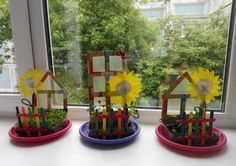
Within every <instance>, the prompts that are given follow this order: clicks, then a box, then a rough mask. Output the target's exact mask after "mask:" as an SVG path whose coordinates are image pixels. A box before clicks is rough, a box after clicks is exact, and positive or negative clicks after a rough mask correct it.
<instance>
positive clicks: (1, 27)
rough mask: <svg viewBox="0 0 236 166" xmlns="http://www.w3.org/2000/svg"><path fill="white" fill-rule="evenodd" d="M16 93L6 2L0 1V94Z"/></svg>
mask: <svg viewBox="0 0 236 166" xmlns="http://www.w3.org/2000/svg"><path fill="white" fill-rule="evenodd" d="M1 92H17V72H16V63H15V52H14V42H13V39H12V32H11V24H10V13H9V7H8V1H7V0H0V93H1Z"/></svg>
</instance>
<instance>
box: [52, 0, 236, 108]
mask: <svg viewBox="0 0 236 166" xmlns="http://www.w3.org/2000/svg"><path fill="white" fill-rule="evenodd" d="M231 2H233V1H232V0H227V1H221V0H217V1H216V0H214V1H204V3H197V0H196V3H190V2H187V1H186V2H185V1H183V3H181V4H174V1H170V4H168V3H167V4H166V5H164V6H163V8H157V6H160V3H162V2H159V1H158V2H153V3H149V2H148V3H138V2H136V3H135V4H134V1H127V2H126V3H125V5H123V6H120V5H118V4H120V3H123V2H121V1H115V2H113V1H107V2H104V1H98V2H97V3H96V4H95V3H92V0H89V1H77V0H70V1H67V0H61V1H60V3H59V2H58V1H55V0H48V4H49V5H48V7H49V18H50V30H51V34H50V35H51V38H52V52H53V60H54V70H55V74H56V76H57V78H59V80H60V82H61V83H62V84H63V86H64V87H65V88H66V90H67V92H68V94H69V95H68V99H69V100H68V102H69V103H74V104H85V103H86V104H88V101H89V99H88V93H87V92H88V90H87V89H88V82H89V80H88V78H89V76H88V70H87V69H88V66H87V57H86V56H85V55H86V53H87V52H90V51H92V52H93V51H104V52H113V51H118V50H125V51H126V55H127V69H128V70H129V71H133V72H134V73H136V74H138V76H139V77H140V79H141V80H142V92H141V94H142V95H140V96H141V97H140V98H139V99H138V101H137V103H136V105H137V106H141V107H142V106H148V107H151V108H157V107H158V108H160V107H161V104H162V101H161V95H162V93H163V89H165V87H164V88H163V87H162V84H163V83H164V81H165V75H166V73H172V72H173V70H174V71H176V70H178V72H179V73H181V72H182V73H184V72H185V71H193V70H194V69H196V68H199V67H204V68H208V69H209V70H211V71H214V72H215V73H217V75H219V77H220V79H221V82H222V85H223V84H224V78H227V77H225V76H224V73H225V72H224V70H225V67H226V69H227V66H224V64H226V63H225V62H226V55H227V46H228V41H229V40H228V36H229V35H228V34H229V27H230V18H231V6H232V5H231ZM107 5H108V6H110V7H109V8H107ZM169 5H170V6H169ZM173 5H176V7H174V6H173ZM178 5H179V6H178ZM117 7H119V9H118V8H117ZM123 7H124V8H123ZM120 8H121V9H120ZM59 9H60V10H59ZM91 9H92V10H93V14H92V15H91V13H90V12H88V11H91ZM167 9H170V10H167ZM120 11H125V12H120ZM163 11H165V12H164V13H163ZM137 12H139V14H137ZM175 12H176V13H175ZM104 13H110V15H111V16H112V17H109V18H108V17H103V14H104ZM196 14H197V15H196ZM199 14H203V15H204V17H198V16H199ZM176 15H178V16H176ZM144 17H146V18H144ZM117 18H119V19H118V22H117ZM92 20H99V21H98V22H93V21H92ZM122 20H123V21H122ZM126 20H127V21H126ZM91 21H92V24H91ZM104 27H105V28H104ZM114 27H115V28H114ZM212 36H214V37H212ZM109 54H110V53H107V54H105V55H109ZM92 61H93V66H92V68H93V72H105V67H108V68H109V69H110V70H111V71H121V70H122V60H121V59H120V57H117V56H112V57H110V59H109V63H110V64H109V66H106V62H105V57H103V56H101V57H94V58H93V60H92ZM95 79H96V78H95ZM103 82H104V80H103ZM102 84H103V83H101V85H96V86H95V91H101V90H102V91H103V90H105V87H104V86H105V83H104V85H102ZM222 85H221V87H222V89H223V86H222ZM100 86H101V87H100ZM186 86H187V85H186V84H185V85H182V84H181V85H180V86H178V87H177V88H176V89H175V90H174V92H173V93H175V94H186V93H188V92H186V91H187V87H186ZM221 97H222V96H219V97H218V98H217V101H213V102H212V103H210V104H209V108H210V107H213V108H215V109H218V110H220V109H221V107H220V106H221V105H222V104H221V101H222V100H221ZM191 103H192V102H190V104H189V106H188V105H187V107H190V108H191V105H192V107H193V106H195V104H194V103H192V104H191ZM173 104H174V105H175V102H174V103H173ZM173 107H175V108H176V107H177V108H178V110H179V105H178V106H173Z"/></svg>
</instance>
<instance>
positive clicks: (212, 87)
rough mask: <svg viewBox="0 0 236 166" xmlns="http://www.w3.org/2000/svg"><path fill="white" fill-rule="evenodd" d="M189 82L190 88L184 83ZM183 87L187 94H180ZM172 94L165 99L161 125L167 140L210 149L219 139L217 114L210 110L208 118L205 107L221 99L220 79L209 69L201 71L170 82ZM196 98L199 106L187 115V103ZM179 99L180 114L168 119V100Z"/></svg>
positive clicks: (167, 93)
mask: <svg viewBox="0 0 236 166" xmlns="http://www.w3.org/2000/svg"><path fill="white" fill-rule="evenodd" d="M184 80H185V81H188V84H186V82H185V84H184V83H183V82H184ZM181 84H182V85H184V88H182V89H181V88H179V89H181V90H183V89H187V91H186V92H185V93H183V91H179V90H177V88H178V87H181ZM169 86H170V88H169V90H168V91H167V92H166V93H164V94H163V95H162V99H163V106H162V119H161V121H162V123H163V128H164V130H165V133H166V137H167V138H168V139H169V140H171V141H174V142H177V143H180V144H184V145H188V146H209V145H214V144H216V142H217V140H218V137H217V136H216V134H215V133H214V132H213V122H214V121H215V119H214V111H213V110H210V117H209V118H207V114H206V111H207V109H206V107H207V106H206V104H208V103H209V102H210V101H212V100H214V99H215V97H217V96H219V90H220V82H219V77H218V76H215V75H214V72H210V71H209V70H208V69H202V68H199V69H198V70H196V71H195V72H194V73H191V76H190V74H189V73H188V72H185V73H184V74H183V75H181V76H180V77H179V78H177V79H176V80H171V81H170V83H169ZM187 98H195V99H196V100H197V101H198V103H197V104H196V105H195V106H193V105H192V106H191V110H190V113H189V114H187V113H186V111H185V109H186V99H187ZM169 99H180V113H179V114H177V115H168V114H167V110H168V108H167V107H168V100H169ZM199 105H200V106H199Z"/></svg>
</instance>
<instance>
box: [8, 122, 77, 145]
mask: <svg viewBox="0 0 236 166" xmlns="http://www.w3.org/2000/svg"><path fill="white" fill-rule="evenodd" d="M71 126H72V122H71V120H70V119H67V120H66V127H65V128H64V129H62V130H60V131H58V132H55V133H53V134H49V135H44V136H38V137H22V136H19V135H18V134H17V133H16V130H15V127H12V128H11V129H10V130H9V132H8V134H9V136H10V137H11V138H12V139H13V140H14V141H19V142H41V141H47V140H50V139H53V138H57V137H59V136H61V135H63V134H65V133H66V132H67V131H68V130H69V129H70V127H71Z"/></svg>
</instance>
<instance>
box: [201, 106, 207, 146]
mask: <svg viewBox="0 0 236 166" xmlns="http://www.w3.org/2000/svg"><path fill="white" fill-rule="evenodd" d="M205 119H206V109H205V108H204V107H203V109H202V120H205ZM205 136H206V122H204V121H202V139H201V145H202V146H204V145H205V142H206V138H205Z"/></svg>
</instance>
